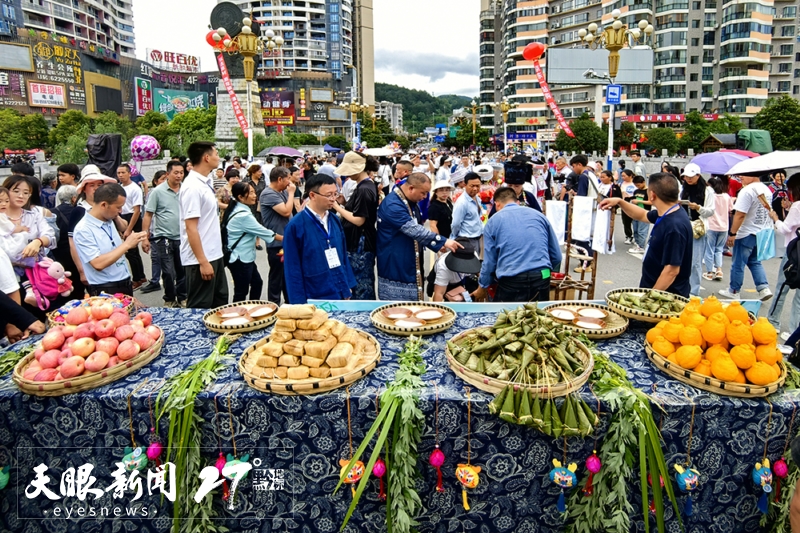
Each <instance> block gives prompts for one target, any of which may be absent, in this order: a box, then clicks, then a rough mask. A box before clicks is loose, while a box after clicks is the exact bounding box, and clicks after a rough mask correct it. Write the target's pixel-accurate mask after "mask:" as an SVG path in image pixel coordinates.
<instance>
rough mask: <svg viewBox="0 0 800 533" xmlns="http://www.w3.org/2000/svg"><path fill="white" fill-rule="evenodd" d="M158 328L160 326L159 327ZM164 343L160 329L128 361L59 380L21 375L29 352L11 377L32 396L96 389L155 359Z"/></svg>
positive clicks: (26, 363) (21, 388)
mask: <svg viewBox="0 0 800 533" xmlns="http://www.w3.org/2000/svg"><path fill="white" fill-rule="evenodd" d="M159 329H160V328H159ZM163 345H164V331H163V330H162V331H161V337H160V338H159V339H158V340H157V341H156V342H155V344H153V345H152V346H151V347H150V348H148V349H147V350H145V351H144V352H142V353H140V354H139V355H137V356H136V357H134V358H133V359H130V360H129V361H123V362H122V363H120V364H118V365H116V366H114V367H111V368H106V369H105V370H101V371H100V372H93V373H91V374H86V375H81V376H78V377H75V378H72V379H64V380H61V381H46V382H42V381H31V380H29V379H25V378H23V377H22V374H23V373H24V371H25V368H26V367H27V366H28V363H30V362H31V360H33V359H35V357H34V354H33V353H31V354H30V355H28V356H27V357H25V358H24V359H22V360H21V361H20V362H19V363H17V366H15V367H14V374H13V375H12V379H13V380H14V383H16V384H17V387H19V389H20V390H21V391H22V392H24V393H27V394H30V395H32V396H64V395H65V394H74V393H76V392H83V391H87V390H89V389H96V388H97V387H102V386H103V385H108V384H109V383H112V382H114V381H117V380H118V379H122V378H124V377H125V376H127V375H128V374H132V373H133V372H135V371H137V370H139V369H140V368H142V367H143V366H144V365H146V364H148V363H149V362H150V361H152V360H153V359H155V358H156V357H157V356H158V354H160V353H161V347H162V346H163Z"/></svg>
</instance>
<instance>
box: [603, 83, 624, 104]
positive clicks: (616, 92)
mask: <svg viewBox="0 0 800 533" xmlns="http://www.w3.org/2000/svg"><path fill="white" fill-rule="evenodd" d="M621 103H622V85H609V86H608V87H606V104H608V105H619V104H621Z"/></svg>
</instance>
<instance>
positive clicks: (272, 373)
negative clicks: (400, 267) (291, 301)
mask: <svg viewBox="0 0 800 533" xmlns="http://www.w3.org/2000/svg"><path fill="white" fill-rule="evenodd" d="M275 317H276V322H275V327H274V328H273V330H272V333H271V334H270V335H269V336H268V337H266V338H264V339H261V340H260V341H258V342H256V343H255V344H253V345H251V346H249V347H248V348H247V349H246V350H245V351H244V353H243V354H242V357H241V358H240V359H239V365H238V366H239V372H240V373H241V374H242V377H243V378H244V380H245V382H246V383H247V384H248V385H250V386H251V387H253V388H254V389H257V390H260V391H262V392H269V393H274V394H283V395H308V394H318V393H320V392H328V391H331V390H334V389H338V388H339V387H344V386H346V385H349V384H351V383H353V382H355V381H357V380H359V379H361V378H362V377H364V376H366V375H367V374H369V373H370V372H371V371H372V370H373V369H374V368H375V367H376V366H377V364H378V361H379V360H380V357H381V349H380V345H379V344H378V341H377V340H376V339H375V337H373V336H372V335H369V334H367V333H365V332H363V331H359V330H356V329H352V328H348V327H347V326H346V325H345V324H344V323H342V322H339V321H338V320H332V319H330V318H328V313H326V312H325V311H323V310H322V309H317V308H316V307H314V306H313V305H308V304H306V305H284V306H282V307H281V308H280V309H278V312H277V313H276V315H275Z"/></svg>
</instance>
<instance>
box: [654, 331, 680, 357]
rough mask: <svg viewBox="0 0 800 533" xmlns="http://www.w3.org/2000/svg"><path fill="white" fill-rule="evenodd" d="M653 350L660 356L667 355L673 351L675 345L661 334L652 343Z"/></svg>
mask: <svg viewBox="0 0 800 533" xmlns="http://www.w3.org/2000/svg"><path fill="white" fill-rule="evenodd" d="M653 351H655V352H656V353H657V354H658V355H660V356H661V357H669V356H670V355H672V354H673V353H675V346H674V345H673V344H672V343H671V342H669V341H668V340H667V339H665V338H664V337H663V336H659V337H657V338H656V340H655V342H654V343H653Z"/></svg>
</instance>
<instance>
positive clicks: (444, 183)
mask: <svg viewBox="0 0 800 533" xmlns="http://www.w3.org/2000/svg"><path fill="white" fill-rule="evenodd" d="M445 187H447V188H449V189H454V188H455V187H453V184H452V183H450V180H448V179H444V180H436V181H435V182H434V183H433V187H432V188H431V192H433V191H436V190H438V189H444V188H445Z"/></svg>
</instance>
